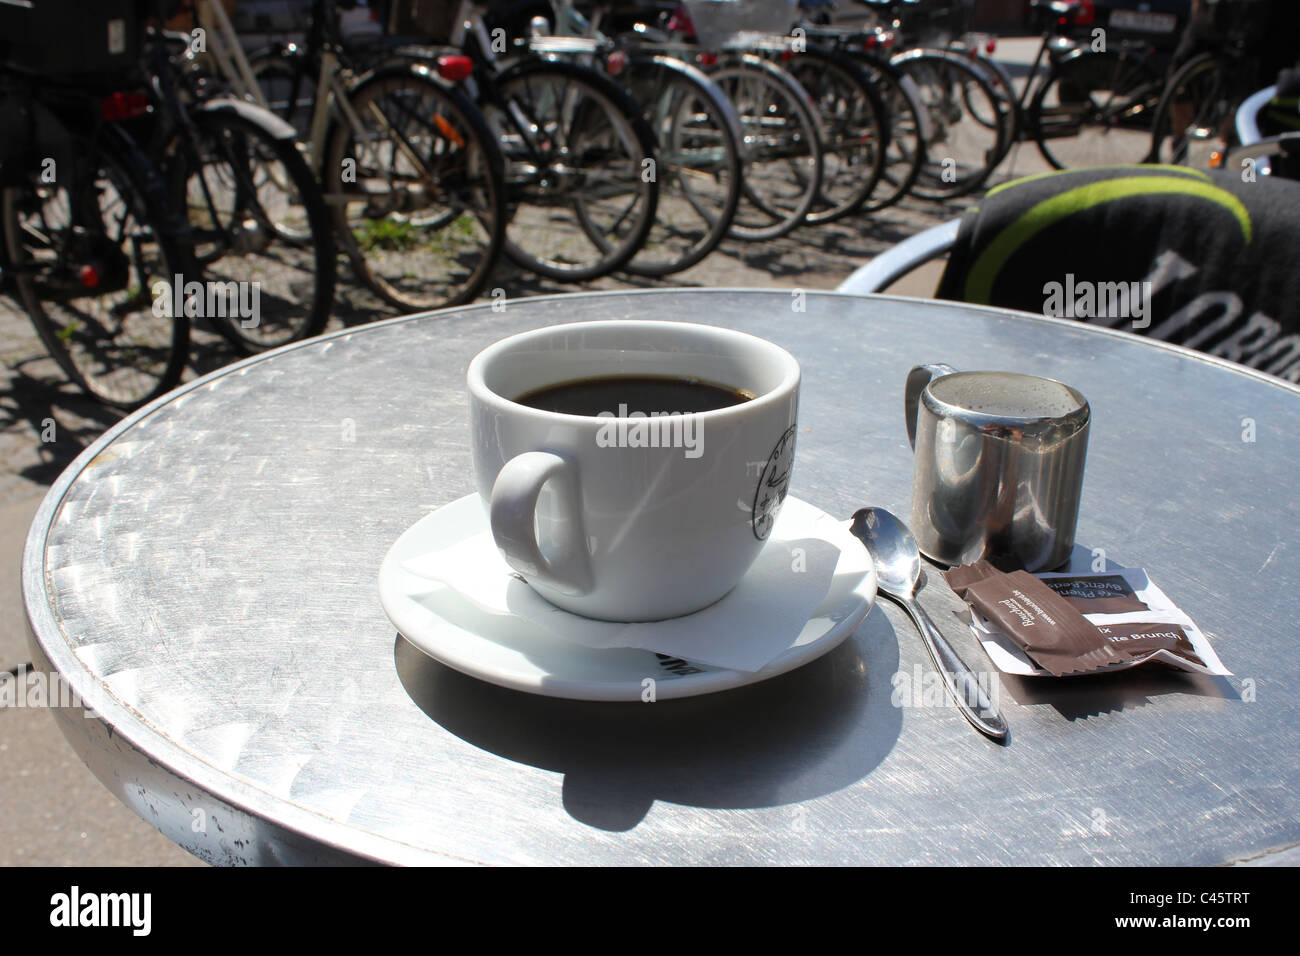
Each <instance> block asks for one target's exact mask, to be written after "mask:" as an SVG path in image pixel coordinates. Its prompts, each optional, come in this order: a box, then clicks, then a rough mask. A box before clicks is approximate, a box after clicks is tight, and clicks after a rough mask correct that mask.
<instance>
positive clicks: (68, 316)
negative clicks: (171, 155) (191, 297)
mask: <svg viewBox="0 0 1300 956" xmlns="http://www.w3.org/2000/svg"><path fill="white" fill-rule="evenodd" d="M109 135H110V136H111V135H112V134H111V133H110V134H109ZM97 145H98V148H95V147H92V149H91V152H90V155H89V156H88V157H83V159H84V160H85V162H84V166H83V170H84V173H85V175H84V176H82V175H78V176H72V177H68V180H67V181H64V182H59V183H57V184H55V183H41V182H39V181H38V179H37V177H36V176H32V177H31V178H30V180H29V181H28V182H27V184H26V185H24V186H21V187H19V186H9V187H6V188H5V190H4V194H3V201H2V202H0V224H2V227H3V233H4V241H5V244H6V251H7V252H8V256H9V261H10V263H11V264H12V265H13V266H14V269H13V278H14V284H15V287H16V291H17V293H18V298H19V301H21V302H22V305H23V308H24V309H26V310H27V314H28V315H29V316H30V317H31V320H32V324H33V325H34V326H35V327H36V331H37V333H38V334H39V335H40V337H41V341H42V342H44V343H45V347H46V348H47V349H49V352H50V355H51V357H53V359H54V360H55V361H56V362H57V363H58V364H59V367H60V368H62V369H63V371H64V372H65V373H66V374H67V376H68V377H69V378H70V379H72V381H73V382H75V383H76V384H77V385H79V386H80V387H81V388H82V389H84V390H85V391H86V392H87V393H89V394H90V395H91V396H93V397H94V398H96V399H98V400H99V401H101V402H103V403H105V404H107V405H112V406H115V407H117V408H122V409H133V408H138V407H139V406H141V405H143V404H145V403H146V402H149V401H152V400H153V399H155V398H157V397H158V396H160V395H162V394H164V393H165V392H167V391H169V390H170V389H171V388H173V387H174V386H175V385H176V384H177V383H178V382H179V381H180V377H181V373H182V371H183V370H184V368H185V362H186V360H187V358H188V352H189V329H190V326H189V319H188V317H187V316H186V314H185V310H184V308H182V309H180V310H176V309H175V308H173V306H174V303H175V301H176V300H175V297H174V296H173V295H172V289H173V283H175V282H177V281H178V279H179V280H181V281H182V282H183V279H184V275H185V273H186V272H187V266H188V264H189V263H190V256H189V253H188V251H187V250H186V249H185V247H184V245H183V240H182V239H180V238H179V237H177V235H176V233H175V229H174V228H173V221H174V217H172V216H171V214H170V212H169V211H168V210H166V209H165V208H163V206H162V204H161V201H160V195H161V193H162V187H161V183H160V182H158V181H157V180H156V179H155V180H153V181H152V183H151V182H150V178H151V177H156V176H157V174H156V172H153V171H152V170H148V171H146V170H145V168H144V164H145V163H147V161H146V160H144V158H143V154H141V153H140V152H139V151H138V150H135V149H134V148H130V149H129V151H128V148H126V147H122V148H117V147H116V146H115V145H111V144H110V140H109V139H105V140H104V141H102V142H101V143H99V144H97ZM127 156H129V157H130V161H128V160H127V159H126V157H127ZM72 180H83V181H80V182H75V183H73V184H72V185H71V186H69V183H70V182H72Z"/></svg>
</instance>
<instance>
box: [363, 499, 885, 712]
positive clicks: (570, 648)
mask: <svg viewBox="0 0 1300 956" xmlns="http://www.w3.org/2000/svg"><path fill="white" fill-rule="evenodd" d="M782 527H783V529H784V531H785V532H786V535H787V537H789V536H792V535H798V536H809V537H818V538H822V539H823V540H826V541H828V542H830V543H832V544H834V545H835V546H837V547H838V549H839V557H838V559H837V564H836V566H835V573H834V576H833V577H832V578H831V584H830V590H829V591H828V592H827V594H826V596H825V598H824V599H823V600H822V601H821V603H820V604H819V605H818V606H817V607H816V609H815V610H814V611H813V612H812V615H811V616H810V618H809V620H808V621H807V623H806V624H805V625H804V627H803V629H802V631H800V632H799V633H798V635H794V634H792V635H791V641H790V646H789V648H788V649H786V650H784V651H782V652H781V653H780V654H779V655H778V656H777V657H775V658H774V659H773V660H771V661H770V662H769V663H768V664H767V665H766V666H764V667H763V668H762V669H761V670H757V671H738V670H728V669H725V668H720V667H711V666H708V665H704V664H694V663H691V662H689V661H685V660H682V659H681V658H674V657H667V656H666V655H662V654H656V653H653V652H651V651H648V650H642V649H640V648H624V647H615V648H600V649H598V648H592V647H587V646H583V645H582V644H578V643H575V642H573V641H569V640H565V639H563V638H560V637H557V636H556V635H555V633H553V632H552V631H549V630H547V629H546V628H542V627H538V626H535V625H531V624H530V622H529V621H527V620H524V619H523V618H522V617H519V616H513V615H501V614H492V613H486V612H484V611H482V609H481V608H479V607H477V606H476V605H475V604H474V603H473V602H471V601H468V600H460V599H458V595H457V594H456V593H455V592H453V591H451V589H449V588H446V587H444V586H443V585H441V584H439V583H438V582H436V581H431V580H430V579H429V578H427V577H422V576H419V575H417V574H414V573H412V572H411V571H408V570H407V569H405V568H404V567H403V564H404V563H405V562H408V561H411V560H413V559H416V558H419V557H420V556H422V555H426V554H428V553H429V552H432V551H438V550H441V549H448V548H455V547H456V546H457V545H458V544H459V543H461V542H467V541H469V540H470V539H472V538H474V537H475V536H478V535H482V534H483V533H484V532H485V531H487V516H486V514H485V513H484V508H483V504H482V502H481V501H480V500H479V497H478V495H477V494H472V495H467V496H466V497H464V498H461V499H459V500H457V501H453V502H452V503H451V504H448V505H445V506H443V507H442V508H439V509H438V510H437V511H435V512H433V513H432V514H430V515H428V516H426V517H424V518H422V519H420V520H419V521H418V522H416V523H415V524H414V525H412V526H411V527H410V528H409V529H407V531H406V532H405V533H403V534H402V536H401V537H400V538H398V539H397V541H396V543H395V544H394V545H393V546H392V548H391V549H389V552H388V554H387V555H386V556H385V557H384V562H383V565H382V566H381V568H380V572H379V600H380V602H381V603H382V604H383V607H384V612H385V613H386V614H387V615H388V618H389V620H391V621H392V622H393V624H394V625H395V626H396V627H397V630H398V631H399V632H400V633H401V634H402V635H403V636H404V637H405V638H406V639H407V640H408V641H410V642H411V643H412V644H413V645H415V646H416V647H417V648H419V649H420V650H421V651H423V652H424V653H425V654H428V655H429V656H430V657H432V658H433V659H434V660H437V661H440V662H442V663H443V664H446V665H447V666H448V667H452V668H455V669H456V670H458V671H461V672H462V673H464V674H468V675H470V676H471V677H476V678H478V679H479V680H483V681H487V682H489V683H492V684H498V685H500V686H502V687H509V688H511V689H514V690H520V691H525V692H528V693H533V694H542V695H545V696H548V697H563V698H569V699H573V700H601V701H639V700H642V699H643V695H646V694H647V688H648V687H649V684H648V682H647V678H650V679H653V681H654V684H653V690H654V697H655V699H656V700H668V699H672V698H678V697H692V696H695V695H697V694H708V693H714V692H716V691H721V690H727V689H730V688H733V687H742V686H744V685H746V684H752V683H756V682H758V681H762V680H766V679H767V678H769V677H775V676H776V675H778V674H784V673H786V672H787V671H791V670H794V669H795V668H796V667H800V666H801V665H803V664H806V663H808V662H809V661H812V660H815V659H816V658H818V657H820V656H822V655H823V654H825V653H827V652H828V651H830V650H832V649H834V648H835V647H837V646H839V644H840V643H842V642H843V640H844V639H845V638H846V637H848V636H849V635H850V634H852V633H853V631H854V629H855V628H856V627H857V626H858V624H859V623H860V622H861V621H862V619H863V618H864V617H866V616H867V613H868V612H869V611H870V610H871V606H872V604H873V603H874V602H875V598H876V575H875V572H874V570H873V569H872V567H871V560H870V556H869V555H868V554H867V551H866V549H865V548H864V547H863V546H862V544H861V542H859V541H858V540H857V539H856V538H854V537H853V535H851V534H850V533H849V531H848V525H847V523H846V522H844V521H837V520H836V519H834V518H832V517H831V516H830V515H827V514H826V513H825V512H823V511H822V510H821V509H819V508H815V507H814V506H812V505H810V504H808V503H806V502H804V501H801V500H799V499H797V498H794V497H787V498H786V500H785V503H784V505H783V507H782V510H781V515H780V518H779V519H778V529H781V528H782ZM775 537H776V535H775V533H774V535H773V538H775ZM503 564H504V562H503ZM527 593H528V594H530V595H531V594H532V592H531V590H530V591H528V592H527ZM736 594H737V592H736V591H733V592H732V594H730V595H728V596H727V597H724V598H723V599H722V600H721V601H719V602H718V603H717V604H715V605H713V607H712V608H709V609H706V610H707V611H709V612H711V613H712V614H714V615H715V616H716V621H717V626H718V627H719V628H724V627H725V626H726V622H727V619H728V617H729V616H730V617H732V618H733V619H734V618H735V617H737V616H738V615H739V614H740V607H739V605H732V608H734V610H733V611H732V613H731V614H730V615H728V613H727V611H728V610H729V607H728V604H727V602H728V601H731V600H732V599H733V597H734V596H735V595H736ZM536 600H537V601H539V602H541V603H543V604H545V602H544V601H542V599H541V598H540V597H538V598H536ZM546 607H547V608H548V609H550V605H549V604H548V605H546ZM554 613H556V614H561V615H565V616H568V617H573V620H574V624H575V626H578V625H580V626H581V627H582V628H583V629H584V631H585V632H587V633H590V631H591V629H592V628H593V627H596V628H599V627H601V626H604V625H605V622H594V621H592V620H591V619H589V618H581V617H577V616H574V615H568V614H567V612H564V611H559V610H558V609H554ZM700 613H701V614H703V613H705V612H700ZM690 617H695V615H691V616H690ZM683 620H686V618H679V619H678V621H683ZM607 626H608V627H609V628H610V629H615V628H619V627H622V626H623V625H619V624H612V623H611V624H608V625H607ZM647 626H649V627H653V628H666V629H671V628H674V627H679V626H680V625H679V624H678V623H677V622H674V621H673V620H667V621H662V622H657V623H654V624H652V625H647ZM679 633H680V632H679Z"/></svg>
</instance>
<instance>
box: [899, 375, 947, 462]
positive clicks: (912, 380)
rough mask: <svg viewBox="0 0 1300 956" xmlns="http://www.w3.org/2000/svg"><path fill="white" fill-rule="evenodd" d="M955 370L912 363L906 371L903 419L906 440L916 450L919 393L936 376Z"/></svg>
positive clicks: (939, 376) (940, 376) (941, 376)
mask: <svg viewBox="0 0 1300 956" xmlns="http://www.w3.org/2000/svg"><path fill="white" fill-rule="evenodd" d="M956 371H957V370H956V369H955V368H953V367H952V366H951V365H943V364H938V363H936V364H934V365H914V366H913V367H912V370H911V371H910V372H908V373H907V388H906V389H905V390H904V392H903V419H904V421H906V422H907V442H908V444H909V445H911V446H912V451H916V414H917V411H918V409H919V408H920V403H921V393H922V392H923V391H925V387H926V386H927V385H929V384H930V383H931V382H933V381H934V380H935V379H936V378H943V376H945V375H952V374H953V373H954V372H956Z"/></svg>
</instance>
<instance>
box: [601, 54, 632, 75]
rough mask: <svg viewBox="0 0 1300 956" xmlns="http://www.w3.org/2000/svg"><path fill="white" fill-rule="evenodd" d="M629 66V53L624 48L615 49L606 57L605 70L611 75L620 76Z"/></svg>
mask: <svg viewBox="0 0 1300 956" xmlns="http://www.w3.org/2000/svg"><path fill="white" fill-rule="evenodd" d="M626 68H627V54H626V53H624V52H623V51H622V50H615V51H614V52H613V53H611V54H610V55H609V56H608V57H606V58H605V70H606V71H607V72H608V73H609V75H610V76H618V75H619V74H620V73H622V72H623V70H624V69H626Z"/></svg>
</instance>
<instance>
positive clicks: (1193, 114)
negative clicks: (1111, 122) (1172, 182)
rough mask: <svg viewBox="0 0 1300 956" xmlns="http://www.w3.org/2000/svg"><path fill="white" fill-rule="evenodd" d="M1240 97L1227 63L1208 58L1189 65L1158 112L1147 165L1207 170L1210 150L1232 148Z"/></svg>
mask: <svg viewBox="0 0 1300 956" xmlns="http://www.w3.org/2000/svg"><path fill="white" fill-rule="evenodd" d="M1234 91H1235V84H1234V83H1233V81H1232V77H1231V67H1230V65H1229V63H1228V61H1227V60H1224V59H1223V58H1221V57H1218V56H1215V55H1214V54H1212V53H1204V54H1201V55H1200V56H1197V57H1193V58H1192V59H1190V60H1188V61H1187V62H1186V63H1184V64H1183V65H1182V66H1181V67H1179V69H1178V70H1177V71H1176V72H1175V73H1174V75H1173V76H1172V77H1170V80H1169V83H1168V85H1167V86H1166V87H1165V89H1164V92H1163V93H1162V94H1161V96H1160V102H1159V104H1158V105H1157V106H1156V111H1155V119H1154V120H1153V121H1152V124H1151V125H1152V131H1151V140H1150V143H1149V144H1148V146H1149V151H1148V156H1147V159H1148V160H1149V161H1152V162H1157V163H1168V164H1176V165H1185V164H1189V163H1195V164H1197V165H1201V164H1202V163H1201V160H1202V159H1203V158H1204V157H1202V156H1201V155H1200V154H1201V153H1202V152H1204V149H1205V148H1209V146H1210V145H1212V144H1213V145H1218V144H1219V143H1220V142H1223V143H1229V144H1230V142H1231V138H1232V136H1233V132H1232V125H1233V118H1234V116H1235V113H1236V108H1237V102H1236V99H1237V98H1236V96H1235V93H1234ZM1198 146H1199V147H1203V148H1198Z"/></svg>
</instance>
